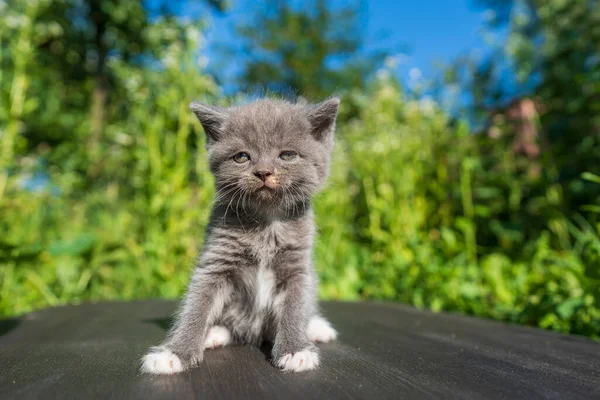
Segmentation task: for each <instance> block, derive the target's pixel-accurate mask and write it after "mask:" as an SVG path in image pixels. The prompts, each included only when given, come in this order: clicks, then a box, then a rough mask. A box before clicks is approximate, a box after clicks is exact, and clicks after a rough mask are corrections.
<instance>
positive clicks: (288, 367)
mask: <svg viewBox="0 0 600 400" xmlns="http://www.w3.org/2000/svg"><path fill="white" fill-rule="evenodd" d="M275 365H276V366H278V367H279V368H281V369H283V370H284V371H294V372H300V371H307V370H309V369H315V368H317V367H318V366H319V354H318V353H316V352H314V351H312V350H309V349H304V350H302V351H299V352H297V353H288V354H286V355H284V356H283V357H281V358H280V359H279V360H277V362H276V363H275Z"/></svg>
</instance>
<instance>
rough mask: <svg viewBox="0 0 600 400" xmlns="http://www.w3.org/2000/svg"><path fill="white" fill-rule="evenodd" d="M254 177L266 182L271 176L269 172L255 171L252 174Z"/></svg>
mask: <svg viewBox="0 0 600 400" xmlns="http://www.w3.org/2000/svg"><path fill="white" fill-rule="evenodd" d="M254 176H256V177H257V178H260V180H261V181H263V182H264V181H266V180H267V178H268V177H269V176H271V172H270V171H256V172H255V173H254Z"/></svg>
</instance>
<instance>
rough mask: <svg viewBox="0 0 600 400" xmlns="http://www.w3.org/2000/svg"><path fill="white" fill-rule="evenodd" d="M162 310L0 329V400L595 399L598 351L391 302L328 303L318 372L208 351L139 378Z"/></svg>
mask: <svg viewBox="0 0 600 400" xmlns="http://www.w3.org/2000/svg"><path fill="white" fill-rule="evenodd" d="M174 308H175V303H171V302H161V301H153V302H133V303H100V304H93V305H84V306H71V307H61V308H54V309H47V310H42V311H38V312H34V313H31V314H29V315H27V316H25V317H23V318H21V319H17V320H15V319H13V320H8V321H0V334H1V335H2V336H0V399H27V398H63V399H73V398H85V399H89V398H102V399H104V398H123V399H130V398H139V399H155V398H157V399H158V398H177V399H186V398H209V399H210V398H216V399H247V398H260V399H264V398H281V399H290V398H293V399H315V398H318V399H321V398H340V399H343V398H348V399H359V398H362V399H384V398H390V399H391V398H394V399H398V398H409V399H414V398H473V399H489V398H506V399H514V398H523V399H533V398H547V399H553V398H554V399H577V398H581V399H593V398H596V399H599V398H600V344H598V343H595V342H592V341H591V340H587V339H584V338H579V337H572V336H564V335H558V334H555V333H551V332H546V331H541V330H536V329H531V328H523V327H515V326H509V325H504V324H500V323H495V322H490V321H484V320H478V319H474V318H467V317H460V316H454V315H444V314H431V313H428V312H422V311H417V310H414V309H412V308H409V307H406V306H401V305H391V304H368V303H358V304H348V303H326V304H324V310H325V314H326V315H327V317H328V318H329V319H330V320H331V321H332V323H333V324H334V325H335V327H336V328H337V329H338V330H339V331H340V338H339V341H338V342H336V343H330V344H324V345H320V346H319V347H320V348H321V359H322V364H321V367H320V369H319V370H317V371H309V372H301V373H282V372H280V371H279V370H278V369H276V368H274V367H272V366H271V365H270V364H269V363H268V361H267V358H268V355H267V353H268V352H267V351H266V350H265V349H263V350H262V351H261V349H257V348H249V347H238V346H232V347H228V348H224V349H217V350H208V351H207V353H206V356H205V360H204V362H203V363H202V365H201V366H200V367H199V368H197V369H195V370H193V371H191V372H189V373H183V374H179V375H174V376H148V375H141V374H139V372H138V368H139V359H140V357H141V356H142V355H143V354H144V352H145V351H146V350H147V349H148V347H149V346H151V345H155V344H157V343H159V342H160V341H161V339H162V338H163V335H164V333H165V329H166V328H167V327H168V326H169V321H170V314H171V313H172V312H173V310H174Z"/></svg>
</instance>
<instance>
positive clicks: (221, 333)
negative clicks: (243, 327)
mask: <svg viewBox="0 0 600 400" xmlns="http://www.w3.org/2000/svg"><path fill="white" fill-rule="evenodd" d="M229 343H231V333H230V332H229V330H228V329H227V328H225V327H223V326H219V325H215V326H213V327H212V328H210V329H209V330H208V333H207V334H206V339H205V340H204V348H205V349H213V348H216V347H222V346H227V345H228V344H229Z"/></svg>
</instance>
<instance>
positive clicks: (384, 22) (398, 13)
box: [181, 0, 484, 86]
mask: <svg viewBox="0 0 600 400" xmlns="http://www.w3.org/2000/svg"><path fill="white" fill-rule="evenodd" d="M295 3H298V4H301V2H299V1H296V2H295ZM337 3H338V4H344V3H343V1H342V0H338V1H337ZM254 4H257V3H256V2H254V1H250V0H230V5H231V6H230V8H229V10H228V11H227V12H226V13H225V14H224V15H213V16H212V18H211V21H210V25H209V28H208V30H207V31H206V32H205V35H206V39H207V43H206V48H205V50H204V51H205V53H206V54H207V55H208V58H209V65H213V67H214V61H216V59H217V52H216V47H217V45H218V44H219V43H221V44H223V43H228V44H231V43H232V42H234V41H235V35H234V33H233V32H234V27H235V25H236V23H237V22H238V21H240V20H244V19H246V18H248V16H249V15H251V12H252V7H253V5H254ZM333 4H334V6H335V4H336V0H334V1H333ZM360 4H361V14H362V15H361V19H362V21H363V25H364V29H365V31H364V33H365V37H366V41H367V43H366V47H367V48H371V47H372V48H375V47H389V48H393V49H398V50H399V51H398V55H399V57H396V58H395V60H396V61H397V65H396V67H395V68H394V69H395V70H396V73H397V74H398V76H399V77H400V79H401V80H402V81H403V82H407V81H408V80H409V79H410V76H412V77H413V78H414V77H416V76H419V75H420V76H422V77H423V78H430V77H432V74H434V73H435V69H434V67H433V65H434V62H436V61H441V62H449V61H451V60H452V59H454V58H455V57H457V56H458V55H460V54H464V53H466V52H474V51H477V50H478V49H483V47H484V46H483V41H482V39H481V35H480V33H479V32H480V30H481V28H482V26H483V10H482V9H480V8H476V7H475V6H474V5H473V0H418V1H414V0H410V1H408V0H396V1H394V0H371V1H368V0H363V1H361V2H360ZM204 10H205V9H204V8H203V7H202V6H188V7H184V8H183V10H181V11H183V12H182V14H184V15H185V14H188V15H193V14H196V13H199V12H200V13H203V12H204ZM382 35H385V36H383V37H382ZM403 48H407V51H404V50H402V49H403ZM400 50H402V51H400ZM237 71H239V65H236V64H235V63H232V64H229V65H227V73H226V74H225V76H228V77H230V78H233V76H234V75H235V74H236V72H237ZM411 71H412V72H411ZM221 72H222V71H221ZM227 84H228V82H224V85H225V86H227Z"/></svg>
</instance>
